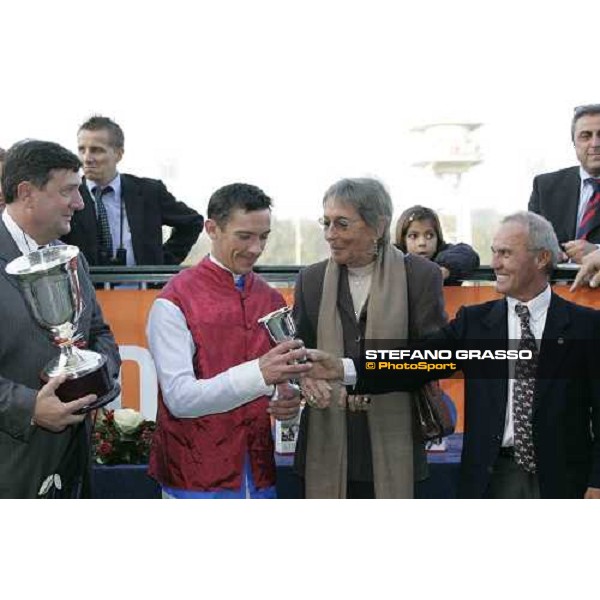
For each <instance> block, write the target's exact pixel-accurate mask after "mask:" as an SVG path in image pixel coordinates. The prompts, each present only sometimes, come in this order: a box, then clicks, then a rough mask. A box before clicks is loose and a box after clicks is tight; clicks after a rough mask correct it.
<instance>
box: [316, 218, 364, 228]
mask: <svg viewBox="0 0 600 600" xmlns="http://www.w3.org/2000/svg"><path fill="white" fill-rule="evenodd" d="M358 221H360V219H346V218H345V217H340V218H339V219H334V220H333V221H330V220H329V219H327V218H325V217H321V218H320V219H319V225H321V227H322V228H323V231H327V230H328V229H330V228H333V229H335V230H336V231H347V230H348V228H349V227H350V225H352V223H357V222H358Z"/></svg>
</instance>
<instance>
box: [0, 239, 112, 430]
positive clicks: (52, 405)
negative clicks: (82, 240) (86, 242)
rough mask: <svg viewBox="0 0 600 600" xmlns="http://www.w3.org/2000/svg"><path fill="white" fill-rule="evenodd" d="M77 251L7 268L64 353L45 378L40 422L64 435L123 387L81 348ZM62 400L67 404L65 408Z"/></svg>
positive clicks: (46, 253) (40, 255)
mask: <svg viewBox="0 0 600 600" xmlns="http://www.w3.org/2000/svg"><path fill="white" fill-rule="evenodd" d="M78 254H79V248H77V247H75V246H66V245H62V244H61V245H55V246H48V247H46V248H43V249H41V250H37V251H35V252H31V253H30V254H27V255H24V256H20V257H19V258H16V259H15V260H13V261H11V262H10V263H9V264H8V265H7V266H6V272H7V273H8V274H9V275H12V276H13V277H14V278H15V279H16V281H17V283H18V285H19V286H20V287H21V290H22V291H23V295H24V297H25V300H26V303H27V305H28V307H29V310H30V311H31V314H32V315H33V317H34V319H35V321H36V322H37V323H38V325H40V326H41V327H43V328H44V329H45V330H46V331H47V332H48V335H49V337H50V338H51V340H52V342H53V343H54V344H55V345H56V346H57V347H58V349H59V350H58V355H57V356H56V357H55V358H54V359H52V360H51V361H50V362H49V363H48V364H47V365H46V367H45V368H44V369H43V370H42V372H41V373H40V379H41V381H42V382H44V384H45V385H44V386H43V387H42V388H41V389H40V391H39V393H38V396H37V402H36V410H35V413H34V417H33V419H34V421H35V423H36V424H38V425H40V426H42V427H45V428H47V429H50V430H51V431H60V430H61V429H63V428H64V427H66V426H67V425H70V424H73V423H76V422H78V421H80V420H81V419H83V417H78V416H77V415H81V414H82V413H85V412H88V411H90V410H93V409H95V408H99V407H100V406H104V405H105V404H107V403H108V402H110V401H111V400H113V399H114V398H115V397H116V396H117V395H118V394H119V392H120V386H119V384H118V383H117V382H116V381H113V380H112V378H111V377H110V375H109V371H108V366H107V359H106V357H105V356H103V355H102V354H99V353H98V352H93V351H91V350H84V349H82V348H80V347H79V346H80V345H81V342H82V341H83V340H82V339H81V335H80V334H78V333H77V329H78V323H79V320H80V318H81V316H82V314H83V310H84V306H83V301H82V294H81V289H80V286H79V278H78V275H77V256H78ZM56 398H58V399H60V401H61V402H63V403H66V404H65V405H64V406H61V405H60V404H59V403H57V401H56Z"/></svg>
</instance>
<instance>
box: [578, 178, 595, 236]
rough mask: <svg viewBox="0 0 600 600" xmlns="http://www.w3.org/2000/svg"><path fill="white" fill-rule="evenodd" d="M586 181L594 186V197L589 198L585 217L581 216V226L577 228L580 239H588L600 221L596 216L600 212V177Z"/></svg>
mask: <svg viewBox="0 0 600 600" xmlns="http://www.w3.org/2000/svg"><path fill="white" fill-rule="evenodd" d="M586 182H587V183H589V184H590V185H591V186H592V187H593V188H594V191H593V192H592V197H591V198H590V199H589V200H588V203H587V206H586V207H585V211H584V213H583V217H581V223H579V227H578V228H577V235H576V237H577V239H578V240H585V239H587V236H588V235H589V233H590V231H591V230H592V228H593V227H595V226H596V225H598V221H597V219H595V218H594V217H596V215H597V214H598V212H599V211H598V208H599V207H600V179H594V178H593V177H590V178H589V179H586Z"/></svg>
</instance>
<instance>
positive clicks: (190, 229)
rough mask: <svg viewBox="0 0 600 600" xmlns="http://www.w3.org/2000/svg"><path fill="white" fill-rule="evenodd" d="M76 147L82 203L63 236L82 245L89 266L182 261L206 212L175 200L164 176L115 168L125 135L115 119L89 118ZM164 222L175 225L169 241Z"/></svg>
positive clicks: (196, 237) (82, 127)
mask: <svg viewBox="0 0 600 600" xmlns="http://www.w3.org/2000/svg"><path fill="white" fill-rule="evenodd" d="M77 148H78V152H79V158H80V159H81V161H82V163H83V171H84V174H85V178H84V180H83V182H82V184H81V187H80V192H81V196H82V197H83V200H84V207H83V210H82V211H81V212H79V213H77V214H76V215H75V216H74V217H73V223H72V227H71V231H70V232H69V233H68V234H67V235H65V236H64V237H63V238H62V239H63V241H64V242H66V243H67V244H73V245H75V246H79V248H80V249H81V251H82V252H83V253H84V254H85V257H86V258H87V260H88V262H89V263H90V264H91V265H129V266H133V265H163V264H165V265H178V264H180V263H181V262H182V261H183V260H184V259H185V257H186V256H187V255H188V253H189V251H190V249H191V248H192V246H193V245H194V243H195V242H196V240H197V239H198V236H199V235H200V233H201V231H202V227H203V223H204V220H203V218H202V216H201V215H199V214H198V213H197V212H196V211H195V210H194V209H192V208H190V207H189V206H186V205H185V204H184V203H183V202H179V201H177V200H176V199H175V198H174V197H173V195H172V194H170V193H169V191H168V190H167V188H166V187H165V185H164V183H163V182H162V181H158V180H156V179H148V178H145V177H135V176H134V175H125V174H120V173H118V172H117V165H118V163H119V162H120V160H121V159H122V158H123V153H124V149H125V138H124V135H123V130H122V129H121V127H119V125H118V124H117V123H115V122H114V121H112V120H111V119H108V118H107V117H101V116H95V117H91V118H90V119H88V120H87V121H86V122H85V123H84V124H83V125H82V126H81V127H80V128H79V132H78V134H77ZM163 225H168V226H170V227H172V231H171V235H170V237H169V239H168V240H167V241H166V242H165V243H163V234H162V226H163Z"/></svg>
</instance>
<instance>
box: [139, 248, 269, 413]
mask: <svg viewBox="0 0 600 600" xmlns="http://www.w3.org/2000/svg"><path fill="white" fill-rule="evenodd" d="M210 259H211V260H212V261H213V262H214V263H215V264H217V265H218V266H220V267H221V268H222V269H224V270H226V271H229V269H226V268H225V267H224V266H223V265H222V264H221V263H219V262H218V261H217V260H216V259H215V258H214V257H212V256H211V257H210ZM231 275H232V277H233V278H234V279H235V276H234V274H233V273H232V274H231ZM146 334H147V336H148V345H149V347H150V352H151V354H152V357H153V358H154V362H155V364H156V371H157V374H158V381H159V383H160V387H161V390H162V394H163V399H164V401H165V404H166V405H167V407H168V409H169V411H170V412H171V414H172V415H173V416H175V417H177V418H195V417H203V416H205V415H211V414H217V413H224V412H228V411H230V410H232V409H234V408H237V407H238V406H242V405H243V404H246V403H247V402H251V401H252V400H254V399H255V398H258V397H259V396H270V395H272V394H273V391H274V386H272V385H267V384H266V383H265V380H264V378H263V376H262V372H261V370H260V367H259V365H258V359H254V360H250V361H247V362H245V363H242V364H240V365H237V366H235V367H231V368H230V369H228V370H227V371H224V372H223V373H219V375H216V376H215V377H211V378H210V379H197V378H196V375H195V373H194V354H195V351H196V348H195V344H194V340H193V338H192V334H191V332H190V330H189V329H188V326H187V322H186V320H185V317H184V315H183V313H182V312H181V310H180V309H179V307H177V306H176V305H175V304H173V303H172V302H170V301H169V300H165V299H164V298H159V299H158V300H156V301H155V302H154V304H153V305H152V308H151V310H150V315H149V317H148V325H147V329H146Z"/></svg>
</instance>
